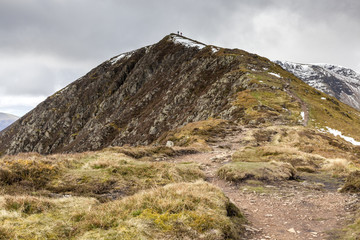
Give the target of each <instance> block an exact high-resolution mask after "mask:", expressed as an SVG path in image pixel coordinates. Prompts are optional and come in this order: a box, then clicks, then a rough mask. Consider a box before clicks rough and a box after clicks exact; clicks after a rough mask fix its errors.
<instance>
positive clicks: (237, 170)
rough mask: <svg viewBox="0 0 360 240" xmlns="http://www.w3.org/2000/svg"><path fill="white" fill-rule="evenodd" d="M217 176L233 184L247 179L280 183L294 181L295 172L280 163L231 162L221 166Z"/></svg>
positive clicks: (289, 166) (285, 164)
mask: <svg viewBox="0 0 360 240" xmlns="http://www.w3.org/2000/svg"><path fill="white" fill-rule="evenodd" d="M217 174H218V176H219V177H221V178H223V179H226V180H229V181H233V182H241V181H244V180H248V179H254V180H261V181H280V180H289V179H294V178H295V176H296V170H295V169H294V168H293V167H292V166H291V164H288V163H282V162H273V161H272V162H233V163H229V164H226V165H224V166H222V167H221V168H220V169H219V170H218V173H217Z"/></svg>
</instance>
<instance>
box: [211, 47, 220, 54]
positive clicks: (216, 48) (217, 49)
mask: <svg viewBox="0 0 360 240" xmlns="http://www.w3.org/2000/svg"><path fill="white" fill-rule="evenodd" d="M219 50H220V48H219V47H215V46H211V51H212V52H213V53H217V52H218V51H219Z"/></svg>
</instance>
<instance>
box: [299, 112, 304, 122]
mask: <svg viewBox="0 0 360 240" xmlns="http://www.w3.org/2000/svg"><path fill="white" fill-rule="evenodd" d="M300 115H301V117H302V120H303V121H305V113H304V112H301V113H300Z"/></svg>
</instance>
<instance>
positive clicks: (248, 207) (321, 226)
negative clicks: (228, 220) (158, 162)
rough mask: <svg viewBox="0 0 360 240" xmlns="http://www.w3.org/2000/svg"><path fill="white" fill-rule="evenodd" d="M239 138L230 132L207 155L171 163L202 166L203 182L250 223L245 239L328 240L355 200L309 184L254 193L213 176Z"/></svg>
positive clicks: (265, 188)
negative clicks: (225, 196)
mask: <svg viewBox="0 0 360 240" xmlns="http://www.w3.org/2000/svg"><path fill="white" fill-rule="evenodd" d="M242 136H243V132H241V131H238V132H234V133H233V134H232V135H227V136H226V137H225V138H224V139H219V141H217V142H214V143H213V151H211V152H207V153H199V154H194V155H186V156H181V157H177V158H174V159H173V160H172V161H174V162H188V161H194V162H198V163H200V164H201V165H202V166H203V168H204V171H205V173H206V178H207V181H209V182H211V183H212V184H214V185H216V186H218V187H220V188H221V189H222V190H223V192H224V193H225V194H226V195H227V196H228V197H229V198H230V200H231V201H232V202H234V203H235V204H236V205H237V206H238V207H239V208H240V209H242V212H244V213H245V215H246V217H247V219H248V220H249V221H250V225H249V226H247V227H246V228H247V238H246V239H259V240H261V239H278V240H282V239H283V240H289V239H307V240H309V239H332V238H331V237H332V233H331V231H332V230H334V229H338V228H339V227H341V226H342V225H343V224H345V220H346V218H347V216H348V215H349V214H350V213H349V211H348V209H349V208H350V205H351V204H352V203H354V202H355V201H356V199H355V197H352V196H351V195H348V194H340V193H338V192H336V190H333V189H332V190H331V189H319V188H318V187H316V186H318V185H317V184H316V183H311V182H310V181H303V182H298V181H287V182H282V183H277V184H272V185H264V186H262V187H261V188H260V190H261V191H254V190H253V188H252V186H247V185H235V184H232V183H229V182H226V181H224V180H222V179H219V178H218V177H217V176H216V171H217V169H218V168H219V167H221V166H222V165H223V164H226V163H228V162H230V160H231V154H232V153H233V152H234V151H235V150H236V149H238V148H239V147H240V144H239V139H241V137H242ZM312 180H313V179H312ZM335 189H336V188H335Z"/></svg>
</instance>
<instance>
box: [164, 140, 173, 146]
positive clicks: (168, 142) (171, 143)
mask: <svg viewBox="0 0 360 240" xmlns="http://www.w3.org/2000/svg"><path fill="white" fill-rule="evenodd" d="M165 146H166V147H173V146H174V142H173V141H167V142H166V145H165Z"/></svg>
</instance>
